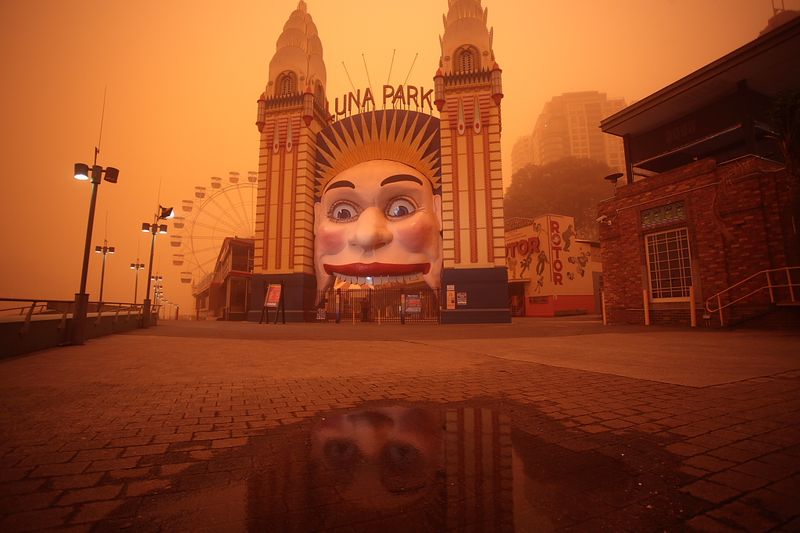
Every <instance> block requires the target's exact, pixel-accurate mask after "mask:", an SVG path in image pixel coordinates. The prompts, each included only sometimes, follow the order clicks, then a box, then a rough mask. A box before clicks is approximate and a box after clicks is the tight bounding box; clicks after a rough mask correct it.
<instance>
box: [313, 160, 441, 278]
mask: <svg viewBox="0 0 800 533" xmlns="http://www.w3.org/2000/svg"><path fill="white" fill-rule="evenodd" d="M440 213H441V200H440V198H439V196H438V195H434V194H433V189H432V187H431V183H430V181H429V180H428V179H427V178H426V177H425V176H423V175H422V174H421V173H420V172H418V171H417V170H415V169H413V168H412V167H410V166H408V165H404V164H402V163H398V162H396V161H389V160H386V159H376V160H372V161H367V162H365V163H360V164H358V165H355V166H353V167H350V168H348V169H347V170H345V171H344V172H341V173H340V174H338V175H337V176H336V177H335V178H333V179H332V180H331V181H330V182H329V183H328V185H327V186H326V187H325V189H324V190H323V192H322V198H321V200H320V201H319V202H318V203H317V204H315V206H314V221H315V222H314V226H315V237H314V261H315V265H316V270H317V287H318V288H319V289H321V290H324V289H327V288H329V287H330V286H331V285H332V284H333V282H334V279H335V278H336V277H338V278H340V279H343V280H346V281H350V282H351V283H358V284H369V285H380V284H383V283H398V282H399V283H413V282H417V281H425V283H427V284H428V286H429V287H431V288H434V289H436V288H439V285H440V278H441V271H442V258H441V250H442V239H441V236H440V231H441V227H442V223H441V214H440Z"/></svg>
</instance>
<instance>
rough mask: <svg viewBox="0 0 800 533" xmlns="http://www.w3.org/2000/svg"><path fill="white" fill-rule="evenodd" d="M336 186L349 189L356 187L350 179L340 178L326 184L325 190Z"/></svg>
mask: <svg viewBox="0 0 800 533" xmlns="http://www.w3.org/2000/svg"><path fill="white" fill-rule="evenodd" d="M337 187H350V188H351V189H355V188H356V186H355V185H354V184H353V182H352V181H347V180H340V181H335V182H333V183H331V184H330V185H328V189H327V190H328V191H329V190H331V189H336V188H337Z"/></svg>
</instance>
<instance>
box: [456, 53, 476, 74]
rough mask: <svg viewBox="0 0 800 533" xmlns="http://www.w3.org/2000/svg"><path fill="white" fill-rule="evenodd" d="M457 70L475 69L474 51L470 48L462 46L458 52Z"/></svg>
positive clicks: (467, 70) (470, 70)
mask: <svg viewBox="0 0 800 533" xmlns="http://www.w3.org/2000/svg"><path fill="white" fill-rule="evenodd" d="M457 57H458V63H457V64H458V71H459V72H472V71H474V70H477V69H476V68H475V67H476V65H475V63H476V61H475V51H474V50H473V49H471V48H464V49H462V50H461V51H460V52H459V53H458V56H457Z"/></svg>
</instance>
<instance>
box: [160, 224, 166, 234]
mask: <svg viewBox="0 0 800 533" xmlns="http://www.w3.org/2000/svg"><path fill="white" fill-rule="evenodd" d="M158 232H159V233H160V234H162V235H164V234H166V233H167V225H166V224H161V225H160V226H158Z"/></svg>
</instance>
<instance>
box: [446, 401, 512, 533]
mask: <svg viewBox="0 0 800 533" xmlns="http://www.w3.org/2000/svg"><path fill="white" fill-rule="evenodd" d="M446 416H447V418H446V426H445V427H446V437H445V439H446V442H445V456H446V462H447V464H446V468H447V527H448V528H449V529H458V530H459V531H461V530H465V529H466V530H471V531H472V530H474V531H479V530H480V528H479V527H476V525H477V524H488V525H489V529H491V530H493V531H495V530H497V531H513V520H514V518H513V494H512V490H513V479H512V477H513V472H512V458H511V422H510V420H509V418H508V416H506V415H502V414H500V413H498V412H496V411H492V410H491V409H476V408H470V407H467V408H464V409H451V410H448V411H447V414H446ZM473 528H474V529H473Z"/></svg>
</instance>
